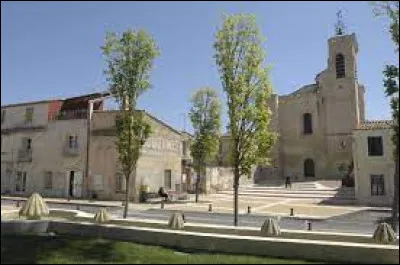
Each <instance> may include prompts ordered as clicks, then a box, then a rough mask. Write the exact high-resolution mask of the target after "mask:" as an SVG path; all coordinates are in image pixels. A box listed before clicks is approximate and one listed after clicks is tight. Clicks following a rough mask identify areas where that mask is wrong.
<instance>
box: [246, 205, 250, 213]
mask: <svg viewBox="0 0 400 265" xmlns="http://www.w3.org/2000/svg"><path fill="white" fill-rule="evenodd" d="M247 213H249V214H250V213H251V206H250V205H249V206H247Z"/></svg>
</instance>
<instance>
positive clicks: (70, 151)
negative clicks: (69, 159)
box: [63, 144, 81, 156]
mask: <svg viewBox="0 0 400 265" xmlns="http://www.w3.org/2000/svg"><path fill="white" fill-rule="evenodd" d="M63 151H64V152H63V153H64V155H65V156H77V155H79V154H80V152H81V150H80V148H79V146H69V145H68V144H66V145H64V150H63Z"/></svg>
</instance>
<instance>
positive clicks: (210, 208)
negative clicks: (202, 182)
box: [208, 203, 212, 212]
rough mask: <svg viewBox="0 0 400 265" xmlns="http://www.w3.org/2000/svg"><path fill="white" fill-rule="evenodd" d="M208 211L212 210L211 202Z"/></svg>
mask: <svg viewBox="0 0 400 265" xmlns="http://www.w3.org/2000/svg"><path fill="white" fill-rule="evenodd" d="M208 211H209V212H212V204H211V203H210V204H209V205H208Z"/></svg>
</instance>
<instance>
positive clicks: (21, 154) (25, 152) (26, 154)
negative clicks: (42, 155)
mask: <svg viewBox="0 0 400 265" xmlns="http://www.w3.org/2000/svg"><path fill="white" fill-rule="evenodd" d="M18 161H19V162H32V149H19V150H18Z"/></svg>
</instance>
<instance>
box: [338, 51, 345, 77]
mask: <svg viewBox="0 0 400 265" xmlns="http://www.w3.org/2000/svg"><path fill="white" fill-rule="evenodd" d="M343 77H345V65H344V56H343V54H341V53H338V54H337V55H336V78H343Z"/></svg>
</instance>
